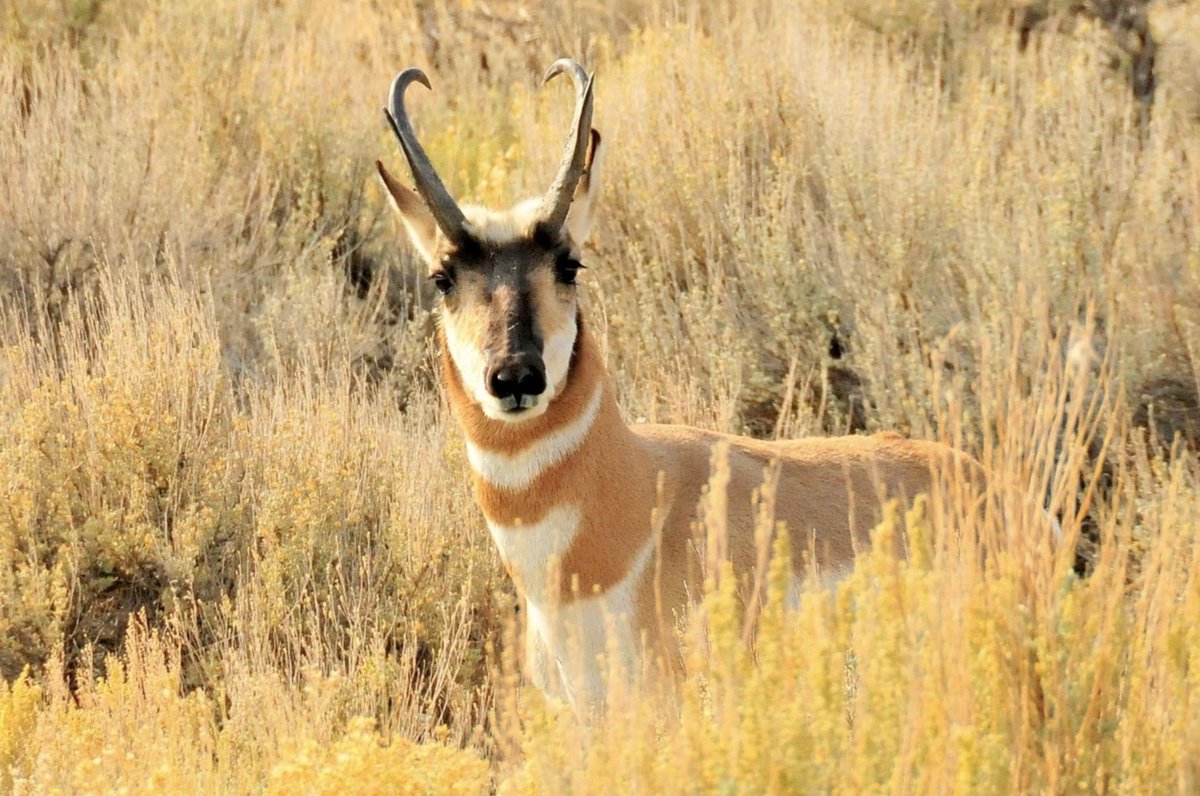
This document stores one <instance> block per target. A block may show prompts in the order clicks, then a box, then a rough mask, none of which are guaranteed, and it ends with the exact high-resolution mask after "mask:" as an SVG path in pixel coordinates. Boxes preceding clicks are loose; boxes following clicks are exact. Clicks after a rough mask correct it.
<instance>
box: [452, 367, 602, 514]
mask: <svg viewBox="0 0 1200 796" xmlns="http://www.w3.org/2000/svg"><path fill="white" fill-rule="evenodd" d="M603 395H604V385H603V384H597V385H596V392H595V393H594V394H593V395H592V399H591V400H590V401H588V405H587V406H586V407H584V410H583V411H582V412H581V413H580V414H579V417H577V418H575V420H573V421H572V422H571V423H569V424H568V425H566V426H564V427H562V428H560V429H557V430H555V431H553V432H551V433H549V434H547V435H546V436H544V437H542V438H541V439H539V440H537V441H536V442H534V443H533V444H532V445H530V446H529V447H527V448H525V449H523V450H520V451H517V452H516V453H512V454H508V453H498V452H496V451H490V450H487V449H486V448H481V447H479V446H478V445H475V444H474V443H473V442H471V441H470V440H468V441H467V460H468V461H469V462H471V468H472V469H473V470H475V472H477V473H479V475H480V476H482V477H483V480H485V481H487V482H488V483H489V484H491V485H492V486H497V487H500V488H501V489H510V490H513V491H517V490H521V489H526V488H528V487H529V485H530V484H532V483H533V482H534V480H535V479H536V478H537V477H538V476H539V475H541V474H542V473H543V472H545V471H546V470H547V469H548V468H550V467H552V466H553V465H555V464H558V463H559V462H560V461H562V460H563V459H564V458H566V457H567V455H569V454H570V453H572V452H574V451H575V449H576V448H578V447H579V446H580V445H582V444H583V441H584V440H585V439H587V435H588V432H589V431H591V430H592V424H593V423H595V422H596V415H598V414H599V413H600V399H601V398H602V397H603Z"/></svg>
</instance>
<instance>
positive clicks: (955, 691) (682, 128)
mask: <svg viewBox="0 0 1200 796" xmlns="http://www.w3.org/2000/svg"><path fill="white" fill-rule="evenodd" d="M931 8H933V6H931V5H930V4H918V3H904V2H894V3H864V2H855V3H851V4H829V3H823V2H816V1H815V0H813V1H812V2H805V3H800V4H796V3H784V2H774V1H773V0H766V1H765V2H759V3H753V4H745V3H736V4H735V3H728V4H724V3H714V4H709V3H690V4H689V3H683V4H677V3H676V4H649V5H641V4H617V5H610V6H609V7H607V8H606V9H605V10H604V11H603V13H601V12H599V11H597V10H596V9H594V8H593V7H592V6H589V5H586V4H583V5H580V4H574V3H566V2H563V3H550V4H539V5H538V6H537V7H536V8H535V7H528V8H527V7H524V6H521V5H519V4H515V3H499V4H495V7H492V6H487V7H484V6H483V5H481V4H476V3H466V2H464V3H451V4H426V3H419V2H414V3H398V4H382V5H381V4H379V3H374V2H367V0H362V1H361V2H359V1H358V0H352V1H351V2H345V3H336V4H335V3H329V2H324V0H312V1H311V2H305V3H290V4H274V3H254V4H246V3H241V2H233V0H219V1H218V2H214V3H207V4H200V3H186V2H178V3H165V4H144V3H137V2H133V3H122V4H112V3H103V2H83V3H57V2H30V3H12V4H8V5H0V40H2V41H3V45H4V46H3V48H2V49H0V167H2V173H3V174H4V179H3V180H0V791H4V792H7V791H10V790H13V791H16V792H24V793H41V792H52V791H54V790H56V789H57V790H58V791H60V792H116V791H122V790H124V791H125V792H147V793H149V792H196V793H211V792H261V791H263V790H264V789H266V790H272V789H273V790H274V791H275V792H280V793H284V792H287V793H293V792H322V793H324V792H344V793H352V792H358V791H360V790H371V789H374V790H373V791H372V792H384V793H393V792H400V793H405V792H413V793H422V792H428V793H443V792H450V789H452V788H457V789H458V792H462V793H475V792H489V791H491V790H492V789H495V790H498V791H500V792H544V793H561V792H647V793H664V792H682V791H688V792H695V791H704V792H711V791H723V792H743V793H760V792H777V793H783V792H815V793H828V792H843V793H859V792H868V791H870V792H877V791H885V790H886V791H891V792H900V793H908V792H989V793H1013V792H1033V791H1055V792H1058V791H1075V790H1088V791H1105V792H1108V791H1121V792H1130V793H1149V792H1189V791H1191V790H1194V789H1196V788H1197V787H1200V785H1198V783H1200V768H1198V765H1200V764H1198V763H1197V762H1196V761H1200V718H1198V717H1200V710H1197V709H1196V705H1197V699H1198V698H1200V697H1198V695H1200V545H1198V544H1197V536H1196V527H1197V523H1198V521H1200V517H1197V507H1198V506H1200V501H1198V500H1197V492H1196V489H1197V486H1196V476H1197V471H1196V468H1195V462H1194V458H1193V456H1192V454H1191V453H1189V452H1188V451H1187V450H1186V449H1185V447H1184V446H1182V445H1180V446H1177V449H1176V455H1175V456H1171V455H1168V454H1169V451H1168V450H1166V449H1165V448H1164V447H1160V446H1157V445H1156V444H1151V443H1147V442H1146V439H1147V437H1146V432H1145V429H1135V428H1131V420H1132V418H1134V417H1135V416H1139V417H1145V418H1147V419H1148V420H1147V422H1148V423H1150V424H1152V425H1153V424H1156V423H1158V418H1162V419H1163V420H1164V421H1165V420H1166V419H1169V418H1166V417H1165V416H1164V415H1162V414H1161V411H1162V409H1161V408H1160V407H1155V406H1151V405H1149V404H1147V403H1146V402H1145V401H1144V400H1143V398H1142V395H1143V393H1144V392H1145V389H1144V388H1145V385H1146V384H1147V383H1149V382H1151V381H1152V380H1154V379H1158V380H1160V382H1161V380H1163V379H1165V380H1168V381H1169V383H1171V384H1174V385H1177V386H1179V385H1182V386H1181V387H1180V389H1182V390H1184V391H1185V392H1186V391H1187V390H1188V389H1189V387H1188V385H1192V387H1191V388H1190V389H1191V390H1192V391H1191V392H1188V393H1186V394H1187V395H1194V384H1195V381H1196V378H1197V375H1196V374H1197V369H1196V366H1195V358H1196V356H1197V353H1196V352H1197V351H1198V350H1200V331H1198V330H1200V315H1197V312H1196V310H1195V308H1196V307H1197V306H1200V255H1198V254H1197V252H1200V240H1198V239H1197V234H1198V233H1197V230H1200V194H1197V193H1196V187H1195V186H1196V185H1200V165H1198V164H1200V149H1198V143H1197V142H1198V140H1200V139H1198V138H1197V132H1196V130H1195V128H1194V127H1192V126H1189V125H1190V123H1189V122H1188V121H1187V120H1186V117H1185V116H1181V115H1178V114H1173V113H1170V112H1167V111H1166V110H1160V109H1156V112H1155V113H1154V114H1153V115H1152V116H1151V117H1149V118H1147V117H1146V116H1145V115H1144V114H1143V113H1142V112H1141V110H1140V109H1139V108H1138V107H1136V106H1135V105H1134V104H1133V103H1132V101H1131V100H1130V98H1129V96H1128V95H1129V92H1128V88H1127V85H1126V80H1125V77H1124V76H1123V75H1122V73H1121V71H1120V69H1119V68H1118V69H1115V70H1114V68H1113V66H1112V63H1111V61H1112V58H1111V54H1110V52H1109V49H1107V45H1103V37H1104V36H1105V35H1106V34H1105V32H1104V31H1103V30H1096V29H1089V28H1087V27H1086V26H1076V27H1072V28H1070V29H1069V30H1068V26H1066V25H1063V26H1060V28H1059V29H1058V30H1060V32H1059V33H1047V34H1046V36H1047V37H1048V38H1047V39H1045V41H1044V42H1042V45H1040V46H1034V47H1031V48H1030V49H1029V50H1027V52H1025V53H1024V54H1019V53H1018V52H1017V51H1016V48H1015V47H1014V46H1013V41H1012V35H1011V31H1010V30H1009V29H1008V27H1007V26H1006V24H1005V19H1006V11H1007V10H1008V8H1007V5H1006V4H1004V3H999V2H994V3H983V2H981V3H967V2H963V3H953V4H942V5H941V6H939V8H940V11H939V14H940V16H939V15H938V14H934V13H933V12H932V11H930V9H931ZM1172 13H1180V12H1178V11H1177V10H1175V11H1172ZM1176 29H1178V30H1182V29H1183V28H1182V27H1179V26H1176V27H1173V28H1172V30H1176ZM435 34H436V35H435ZM1176 46H1182V45H1181V44H1178V41H1177V45H1176ZM1173 52H1175V54H1174V55H1172V58H1177V59H1178V58H1181V57H1182V56H1180V55H1179V54H1178V51H1173ZM563 54H571V55H574V56H576V57H578V58H579V59H580V60H582V61H583V62H584V63H586V64H588V66H589V67H590V68H594V69H596V71H597V72H598V77H597V84H596V85H597V88H596V91H597V100H596V102H597V111H596V126H597V127H598V128H599V129H600V130H601V131H602V132H603V134H604V136H605V140H606V142H607V144H608V156H607V163H606V172H605V174H604V175H603V180H604V182H603V188H602V194H601V199H600V205H599V215H600V221H599V226H598V229H597V230H596V231H595V233H594V236H593V237H594V240H595V242H594V244H593V246H592V248H591V249H590V250H589V251H588V252H587V254H586V257H585V261H586V264H587V265H588V269H587V270H586V271H585V272H584V275H583V278H582V280H581V281H582V283H583V284H584V288H583V293H584V301H585V313H586V322H587V323H588V324H589V325H590V326H591V327H592V328H593V329H595V330H597V332H598V333H599V335H600V337H601V339H602V341H603V343H604V346H605V349H606V352H607V356H608V361H609V365H610V369H611V371H612V373H613V376H614V381H615V384H616V388H617V390H618V392H619V395H620V398H621V401H622V405H623V407H624V408H625V410H626V413H627V416H628V417H630V418H645V419H651V420H660V421H679V422H691V423H696V424H700V425H703V426H706V427H710V428H719V429H722V430H729V431H736V432H739V433H742V432H749V433H755V434H759V435H767V436H769V435H772V434H776V433H782V434H784V435H788V436H798V435H802V434H820V433H834V432H841V431H844V430H845V429H846V428H847V427H848V426H849V425H850V421H851V414H850V410H851V408H852V406H853V404H854V403H855V402H858V403H859V404H860V405H862V406H865V409H862V410H861V418H860V422H861V423H862V424H863V425H865V426H866V429H867V430H870V431H877V430H897V431H901V432H903V433H906V434H912V435H915V436H923V437H931V438H937V439H942V440H945V441H948V442H950V443H952V444H955V445H957V446H959V447H962V448H964V449H965V450H967V451H969V452H970V453H971V454H972V455H973V456H975V457H976V458H978V459H979V460H980V461H981V462H982V463H983V464H984V465H985V466H986V467H987V468H988V470H989V471H990V472H991V473H992V480H991V481H990V482H989V484H990V485H989V490H990V491H989V492H988V493H987V494H986V495H983V496H980V495H975V494H972V493H971V492H970V490H969V489H967V487H966V486H965V485H964V484H963V483H961V482H958V481H955V480H954V479H953V478H950V479H947V481H946V483H944V484H942V485H941V486H940V488H939V489H936V490H935V491H934V494H931V495H929V496H927V497H926V498H925V499H924V500H923V502H921V503H920V504H919V506H918V507H915V508H914V507H900V506H896V507H893V508H892V510H891V511H890V513H889V514H888V520H887V521H886V522H885V523H884V524H883V525H881V526H880V527H879V528H878V529H876V531H875V533H876V535H877V537H879V538H880V539H881V540H882V541H883V542H884V543H883V544H879V545H877V546H876V547H875V548H874V550H873V552H871V553H869V554H867V555H864V556H863V557H862V558H861V559H860V561H859V563H858V566H857V568H856V570H855V571H854V572H853V573H851V574H850V575H849V576H847V578H846V579H845V580H844V581H843V582H842V584H841V585H840V586H839V587H838V588H837V589H836V591H835V590H833V589H832V587H831V585H830V584H828V583H822V582H819V581H817V580H814V581H813V582H811V583H810V584H809V586H808V590H807V592H806V593H805V594H804V596H803V598H802V600H801V601H800V604H799V605H798V606H786V605H785V604H784V603H785V599H784V597H785V594H786V585H785V583H784V579H783V573H785V572H786V564H785V562H786V557H787V556H788V555H793V556H803V555H804V554H805V553H806V551H785V550H782V549H780V550H778V551H777V552H778V555H777V556H776V558H775V560H774V564H773V570H772V572H773V575H772V576H771V578H770V582H771V590H770V591H771V599H770V600H769V601H768V602H767V604H766V606H765V607H764V608H763V610H762V616H761V621H760V623H759V625H758V627H757V630H756V631H754V632H752V629H751V628H748V627H746V626H745V623H746V621H747V620H746V617H745V616H743V612H742V608H741V600H740V597H739V593H738V592H737V586H738V584H736V583H735V582H734V579H733V578H732V577H728V576H725V577H721V576H720V574H721V566H720V562H710V563H711V564H712V568H711V573H712V580H711V588H710V590H709V593H708V594H707V595H706V596H705V598H704V600H703V603H702V605H701V606H700V608H699V610H698V611H697V613H696V615H695V616H694V617H693V618H692V619H691V621H690V622H689V623H686V627H683V628H682V632H684V634H685V638H686V640H687V644H686V648H687V650H688V658H687V661H686V663H687V666H686V669H687V673H686V676H685V677H684V679H683V681H682V682H681V683H678V684H675V685H674V686H673V693H672V694H671V696H669V697H665V698H664V697H662V696H661V695H659V694H658V693H657V690H656V689H651V688H648V689H647V690H646V691H643V690H641V689H637V688H631V687H623V686H624V685H625V684H621V683H617V684H613V686H614V688H613V691H614V697H613V704H612V705H611V707H610V709H609V711H608V713H607V715H606V716H605V717H604V718H603V719H602V720H599V721H597V722H595V723H593V724H592V725H590V726H588V727H586V728H583V727H580V726H579V725H578V724H577V722H576V720H575V717H574V716H573V715H571V713H570V711H569V710H567V709H566V708H564V707H563V706H561V705H557V704H555V703H553V702H547V701H545V700H542V699H540V698H539V696H538V695H536V694H532V693H530V692H529V690H528V689H524V688H522V687H521V686H520V671H519V668H520V665H519V663H518V662H517V658H518V657H519V656H518V649H519V647H520V643H519V642H520V640H519V638H518V636H519V633H518V632H517V630H516V629H515V620H516V605H515V602H516V601H515V598H514V595H513V591H512V587H511V585H510V584H509V583H508V581H507V579H506V577H505V576H504V575H503V572H502V571H501V569H500V567H499V562H498V560H497V557H496V555H495V553H494V552H493V551H492V549H491V546H490V542H489V540H488V539H487V536H486V533H485V532H484V530H483V523H482V518H481V517H480V515H479V513H478V511H477V510H476V509H475V507H474V506H473V505H472V503H471V499H470V496H469V493H468V489H467V487H466V484H465V479H464V469H463V468H464V463H463V457H462V452H461V447H460V445H459V443H458V437H457V431H456V429H455V428H454V427H453V424H452V422H451V421H450V419H449V417H448V415H447V413H445V412H444V411H443V408H442V406H441V399H440V395H439V390H438V387H437V377H436V372H437V371H436V367H435V364H434V361H433V358H432V355H431V350H432V348H431V346H432V339H431V331H432V329H433V320H432V316H431V314H430V312H431V308H432V304H433V302H432V295H431V294H430V292H429V291H428V290H427V288H426V287H424V285H423V281H424V280H423V279H422V276H421V272H420V268H419V267H418V266H417V265H416V264H415V262H414V259H413V255H412V253H411V252H409V251H408V250H407V248H406V247H405V245H404V243H403V239H402V233H401V231H400V230H398V229H397V228H396V226H395V224H394V222H393V220H392V218H391V216H390V215H389V214H388V212H387V207H386V205H385V203H384V201H383V197H382V195H381V192H380V191H379V189H378V187H377V186H376V185H375V183H374V181H373V179H372V176H371V175H372V172H373V165H372V164H373V161H374V160H375V159H376V158H381V159H383V160H384V161H386V162H387V163H388V164H389V167H390V168H392V167H394V168H393V171H394V172H395V173H398V174H399V173H403V168H402V164H401V163H400V161H401V156H400V154H399V153H398V150H397V147H396V145H395V142H394V140H392V139H391V137H390V135H389V134H388V132H387V131H386V129H385V125H384V124H383V122H382V118H381V114H380V112H379V107H380V106H381V104H382V102H383V99H384V94H385V92H386V88H387V85H388V81H389V80H390V78H391V77H392V75H393V74H394V73H395V71H396V70H398V69H399V68H401V67H404V66H407V65H411V64H417V65H421V66H423V67H425V68H426V69H427V71H428V72H429V74H430V77H431V80H432V82H433V85H434V91H433V92H432V93H428V92H424V91H421V92H417V91H416V90H414V91H413V93H412V97H411V99H410V106H411V112H412V116H413V119H414V122H415V124H416V125H417V127H418V130H419V132H420V134H421V136H422V140H424V141H425V142H426V144H427V148H428V149H429V151H430V153H431V156H432V158H433V160H434V162H435V163H436V164H437V166H438V168H439V170H440V171H441V173H442V174H443V175H444V176H445V178H446V180H447V182H448V184H449V186H450V188H451V190H452V191H454V193H455V194H456V195H457V196H458V197H460V198H461V199H463V200H470V201H480V202H486V203H490V204H497V205H503V204H506V203H508V202H512V201H515V200H517V199H519V198H521V197H523V196H525V195H528V194H536V193H540V192H542V191H543V190H544V189H545V186H546V184H547V182H548V180H549V179H550V176H551V174H552V172H553V168H554V164H556V163H557V161H558V158H559V155H560V152H561V146H562V136H563V130H564V129H565V125H566V122H567V115H568V113H569V112H570V102H569V98H568V96H567V92H566V91H565V90H564V89H563V88H562V87H561V86H558V85H555V84H551V85H550V86H549V87H547V88H545V89H541V88H539V87H538V85H537V81H538V79H539V78H540V75H541V72H542V70H543V69H544V68H545V67H546V66H547V65H548V64H549V63H550V62H551V61H552V60H553V59H554V58H556V57H558V56H560V55H563ZM1119 66H1120V64H1118V67H1119ZM1166 79H1167V78H1166V77H1164V80H1166ZM1171 91H1172V89H1171V87H1170V85H1169V84H1165V88H1164V95H1163V96H1164V97H1170V96H1171ZM1163 107H1164V108H1166V107H1167V106H1166V105H1164V106H1163ZM348 276H349V277H350V278H348ZM835 339H836V341H837V346H836V347H835V346H833V341H834V340H835ZM835 348H836V349H837V353H838V355H839V356H838V357H837V358H836V359H835V358H834V354H833V353H832V351H833V350H834V349H835ZM1187 400H1190V399H1187ZM1184 403H1186V400H1184ZM1139 411H1140V412H1141V414H1140V415H1139V414H1138V412H1139ZM1171 422H1172V423H1176V420H1172V421H1171ZM1177 425H1179V424H1178V423H1176V425H1171V426H1170V427H1171V428H1174V427H1177ZM1184 425H1185V424H1184ZM1164 427H1166V426H1165V425H1164ZM1166 442H1167V443H1168V444H1169V442H1170V440H1166ZM1043 504H1046V505H1050V506H1051V507H1052V508H1053V510H1054V512H1055V514H1056V515H1057V516H1059V517H1060V518H1061V520H1062V530H1063V541H1062V542H1060V543H1052V542H1051V540H1050V538H1049V537H1048V536H1047V526H1046V525H1045V523H1044V522H1043V521H1042V519H1041V514H1040V506H1041V505H1043ZM716 526H719V522H718V523H716ZM713 530H715V531H719V527H715V528H713V529H710V531H713ZM771 530H772V529H770V528H766V531H767V535H768V536H769V532H770V531H771ZM897 536H902V537H903V538H904V539H905V545H906V549H907V552H908V556H907V558H906V559H903V560H901V559H898V558H897V557H896V556H894V555H893V554H892V553H891V546H890V545H889V544H887V543H886V541H887V540H888V539H891V538H895V537H897ZM1079 540H1082V541H1083V543H1084V544H1083V546H1084V548H1086V550H1087V558H1088V562H1087V565H1088V575H1087V577H1082V576H1080V575H1079V574H1077V573H1076V572H1075V571H1074V564H1075V556H1074V547H1075V543H1076V542H1077V541H1079ZM751 637H753V641H752V643H751V644H744V643H743V640H744V639H749V638H751Z"/></svg>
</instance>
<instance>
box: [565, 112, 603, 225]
mask: <svg viewBox="0 0 1200 796" xmlns="http://www.w3.org/2000/svg"><path fill="white" fill-rule="evenodd" d="M603 165H604V147H603V145H602V143H601V141H600V133H599V132H598V131H596V130H595V129H593V130H592V134H591V136H589V138H588V151H587V160H586V161H585V163H584V166H583V176H582V177H580V178H579V183H578V184H577V185H576V186H575V198H574V199H572V200H571V210H570V211H569V212H568V213H567V220H566V222H565V223H566V228H567V235H569V236H570V238H571V241H572V242H573V243H574V244H575V245H576V246H582V245H583V242H584V241H585V240H587V236H588V233H589V232H591V229H592V219H593V218H594V215H593V212H592V208H593V206H594V204H595V201H596V194H597V193H599V192H600V168H601V166H603Z"/></svg>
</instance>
